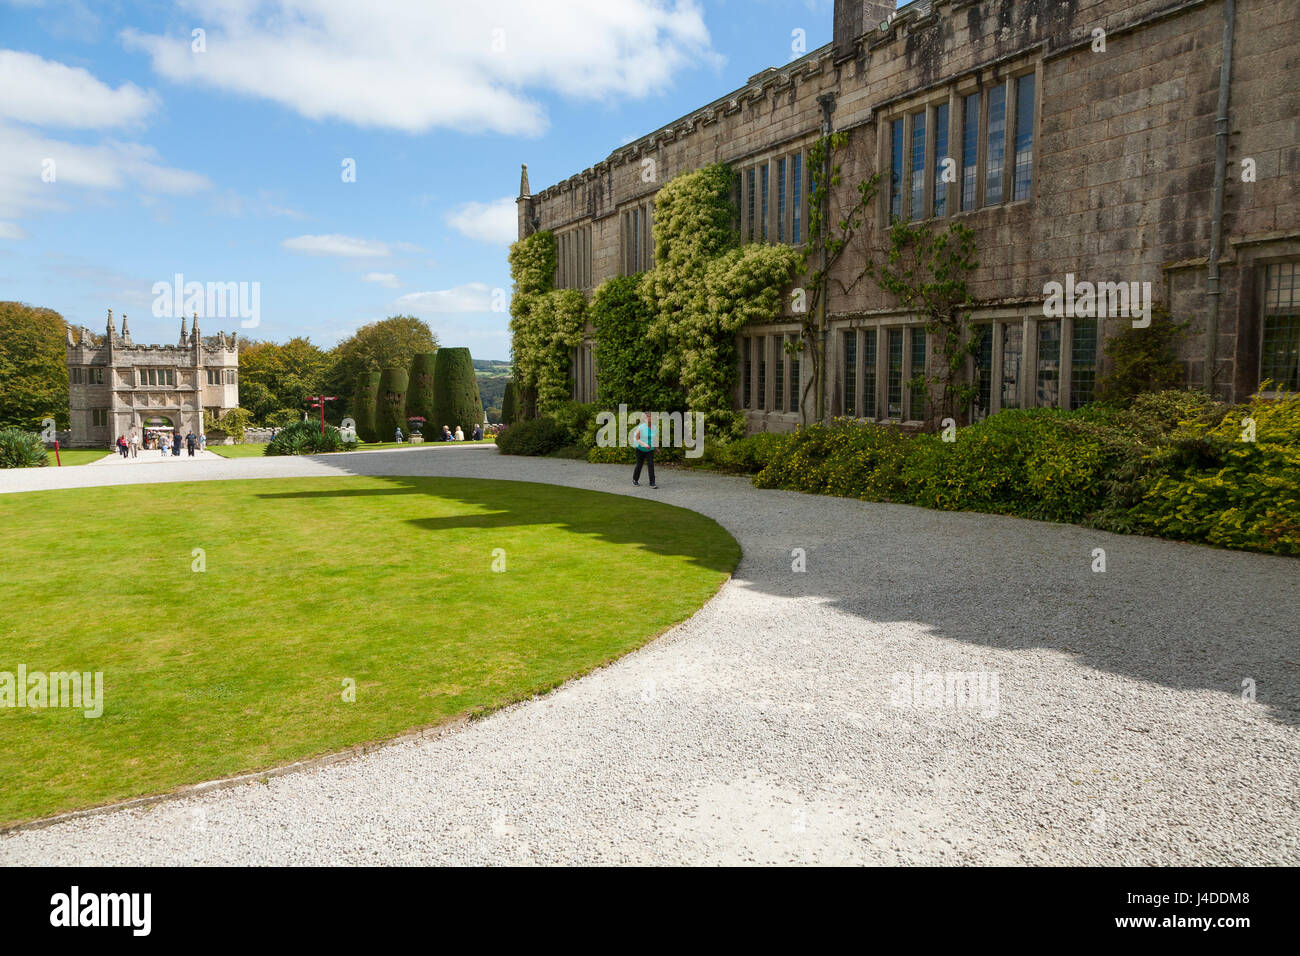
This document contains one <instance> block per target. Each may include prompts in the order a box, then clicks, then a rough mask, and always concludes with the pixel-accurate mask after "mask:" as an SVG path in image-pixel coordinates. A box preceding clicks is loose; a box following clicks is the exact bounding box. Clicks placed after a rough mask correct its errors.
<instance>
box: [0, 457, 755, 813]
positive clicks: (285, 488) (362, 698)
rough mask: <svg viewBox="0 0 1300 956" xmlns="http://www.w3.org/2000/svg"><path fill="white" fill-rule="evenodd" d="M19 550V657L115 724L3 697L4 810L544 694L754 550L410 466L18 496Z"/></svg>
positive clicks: (111, 795) (159, 781) (690, 600)
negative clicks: (90, 688)
mask: <svg viewBox="0 0 1300 956" xmlns="http://www.w3.org/2000/svg"><path fill="white" fill-rule="evenodd" d="M92 501H93V507H92V506H91V505H90V502H92ZM196 548H201V549H203V551H204V555H203V557H204V560H205V562H206V570H205V571H204V572H202V573H198V572H196V571H195V570H193V569H192V564H193V562H194V561H195V560H196V558H195V557H194V556H193V555H194V549H196ZM495 549H503V550H504V555H505V560H506V570H505V571H504V572H503V573H494V572H493V571H492V569H491V567H492V562H493V559H494V554H493V552H494V550H495ZM0 552H2V553H3V554H4V556H5V573H4V574H3V575H2V576H0V647H3V653H2V654H0V671H8V672H9V673H16V672H17V669H18V665H19V664H23V665H25V666H26V668H27V671H28V673H29V674H30V673H32V672H35V671H44V672H56V671H69V670H76V671H90V672H94V671H102V672H103V681H104V710H103V715H102V716H101V717H99V718H96V719H92V718H86V717H85V716H83V714H82V711H80V710H72V709H56V708H44V709H34V708H15V707H0V740H3V741H4V746H3V747H0V781H3V783H2V784H0V822H14V821H18V820H26V819H32V818H35V817H40V816H45V815H48V814H51V813H55V812H59V811H64V810H71V809H74V808H79V807H87V806H92V805H95V804H99V803H104V802H108V801H113V800H120V799H124V798H128V797H131V796H135V795H139V794H147V793H157V792H161V791H166V790H168V789H171V788H174V787H177V786H179V785H182V784H186V783H193V782H196V781H200V780H206V779H211V778H214V777H220V776H226V775H230V774H235V773H239V772H243V771H250V770H256V769H259V768H266V767H271V766H275V765H278V764H282V763H285V762H287V761H292V760H295V759H299V758H304V757H310V756H313V755H317V754H323V753H328V752H331V751H336V750H339V749H341V748H345V747H347V746H349V745H352V744H358V743H362V742H365V741H373V740H378V739H383V738H386V737H390V736H393V735H396V734H400V733H402V732H403V731H406V730H409V729H412V728H415V727H421V726H426V725H432V724H437V723H440V722H444V721H447V720H449V719H452V718H455V717H457V716H459V715H464V714H473V713H477V712H482V711H485V710H488V709H491V708H495V707H498V706H500V705H502V704H504V703H507V702H509V701H513V700H517V699H520V698H523V697H526V696H529V695H531V694H535V693H538V692H541V691H544V690H547V689H549V688H551V687H554V686H555V685H557V684H559V683H561V682H563V681H564V680H566V679H568V678H570V677H572V676H574V675H576V674H580V673H582V672H584V671H587V670H590V669H591V668H593V667H597V666H599V665H601V664H603V663H605V662H607V661H609V660H611V659H613V658H616V657H618V656H619V655H621V654H624V653H626V652H628V651H629V650H632V649H633V648H636V647H638V646H640V645H641V644H643V643H645V642H646V641H647V640H649V639H650V638H652V637H654V636H655V635H657V634H659V633H661V632H662V631H663V630H664V629H666V628H668V627H669V626H671V625H672V624H674V623H676V622H678V621H681V620H683V619H685V618H686V617H689V616H690V614H691V613H693V612H694V610H695V609H696V608H698V607H699V606H700V605H701V604H702V603H704V601H706V600H707V599H708V598H709V597H710V596H711V595H712V594H713V593H714V592H715V591H716V589H717V588H718V587H719V586H720V585H721V583H722V582H723V580H725V578H726V577H727V575H728V574H730V572H731V571H732V569H733V568H734V567H735V564H736V562H737V560H738V559H739V556H740V552H739V548H738V546H737V545H736V543H735V541H734V540H733V539H732V538H731V536H730V535H728V534H727V533H726V532H725V531H724V530H723V529H722V528H721V527H720V526H718V525H717V524H716V523H714V522H713V521H712V520H710V519H707V518H704V517H703V516H701V515H698V514H696V513H694V512H690V511H685V510H682V509H679V508H674V507H671V506H668V505H665V504H662V503H659V502H654V501H646V500H642V499H637V498H630V497H625V496H620V495H610V494H604V493H600V492H591V491H581V490H576V489H567V488H559V487H555V486H551V485H539V484H530V483H521V482H505V481H477V480H468V479H446V478H391V477H390V478H372V477H330V478H304V479H288V480H270V479H266V480H251V481H212V482H185V483H177V484H167V485H165V486H160V485H137V486H120V487H108V488H96V489H93V491H88V490H85V489H75V490H64V491H42V492H30V493H25V494H9V495H0ZM344 679H350V680H353V681H355V687H356V700H355V702H346V701H345V700H343V689H344V686H343V681H344Z"/></svg>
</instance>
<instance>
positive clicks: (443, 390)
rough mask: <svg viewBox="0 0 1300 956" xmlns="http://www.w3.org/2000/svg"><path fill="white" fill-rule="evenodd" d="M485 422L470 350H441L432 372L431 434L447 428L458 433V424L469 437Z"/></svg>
mask: <svg viewBox="0 0 1300 956" xmlns="http://www.w3.org/2000/svg"><path fill="white" fill-rule="evenodd" d="M482 421H483V399H482V398H481V397H480V396H479V393H478V379H477V378H476V377H475V375H474V360H473V359H472V358H470V355H469V349H438V358H437V361H436V362H434V372H433V417H432V418H431V419H430V421H429V430H430V432H431V433H438V434H440V433H441V432H442V426H443V425H446V426H447V427H448V428H450V429H451V430H452V432H455V431H456V426H457V425H459V426H460V427H461V428H462V429H464V431H465V434H466V435H468V434H469V433H470V431H471V430H472V429H473V428H474V426H475V425H477V424H479V423H480V422H482Z"/></svg>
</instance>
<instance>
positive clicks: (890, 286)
mask: <svg viewBox="0 0 1300 956" xmlns="http://www.w3.org/2000/svg"><path fill="white" fill-rule="evenodd" d="M978 266H979V263H978V262H976V261H975V233H974V232H973V231H972V230H971V228H970V226H968V225H966V224H965V223H964V222H949V223H948V226H947V228H946V229H939V228H935V226H934V224H933V223H931V222H922V223H917V224H916V225H914V226H913V225H909V224H908V223H906V222H903V221H902V220H901V219H900V220H895V222H894V224H893V226H891V227H890V229H889V255H888V256H887V257H886V260H885V263H884V264H883V265H880V264H877V263H875V262H872V261H871V260H870V259H868V260H867V263H866V266H865V270H864V271H865V274H866V275H869V276H871V277H872V278H873V279H875V280H876V284H877V285H879V286H880V288H881V289H882V290H884V291H885V292H887V293H889V294H890V295H892V296H893V297H894V298H895V299H897V300H898V304H899V305H901V306H903V307H904V308H907V309H914V310H916V311H917V312H918V313H920V315H921V316H922V317H923V318H924V319H925V330H926V332H927V333H929V334H930V335H931V336H933V337H934V338H935V339H936V340H937V342H938V345H939V350H940V354H939V356H938V357H939V359H940V361H939V362H938V363H931V364H932V366H937V372H936V374H932V375H930V376H925V375H922V376H920V377H919V379H918V380H914V381H912V382H909V384H910V385H912V386H914V387H917V388H920V387H926V388H927V389H929V390H930V395H931V397H932V398H934V397H935V393H934V391H933V389H932V386H938V389H939V392H938V396H937V401H936V402H934V404H937V406H938V414H937V416H934V415H932V416H931V419H930V420H928V421H927V423H926V424H927V425H931V424H933V419H934V418H935V417H938V418H951V419H952V420H953V421H956V420H957V419H958V418H960V417H961V416H962V415H963V414H964V412H965V409H966V407H967V406H968V405H969V404H970V403H971V401H972V400H973V399H974V398H975V396H976V394H977V392H978V389H977V388H976V387H975V386H974V385H973V384H970V383H968V382H966V359H967V357H968V356H970V355H974V354H975V353H976V351H977V350H978V349H979V344H980V338H979V336H978V335H971V336H966V335H965V334H964V332H965V316H966V307H967V306H969V305H970V304H971V296H970V291H969V289H968V288H967V285H966V279H967V277H968V276H969V275H970V273H971V272H973V271H975V269H976V268H977V267H978ZM914 414H915V413H914Z"/></svg>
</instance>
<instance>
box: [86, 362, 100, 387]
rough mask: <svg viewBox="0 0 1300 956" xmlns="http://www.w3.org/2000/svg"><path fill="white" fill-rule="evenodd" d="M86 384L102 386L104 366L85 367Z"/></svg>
mask: <svg viewBox="0 0 1300 956" xmlns="http://www.w3.org/2000/svg"><path fill="white" fill-rule="evenodd" d="M86 384H87V385H103V384H104V366H102V365H89V366H87V367H86Z"/></svg>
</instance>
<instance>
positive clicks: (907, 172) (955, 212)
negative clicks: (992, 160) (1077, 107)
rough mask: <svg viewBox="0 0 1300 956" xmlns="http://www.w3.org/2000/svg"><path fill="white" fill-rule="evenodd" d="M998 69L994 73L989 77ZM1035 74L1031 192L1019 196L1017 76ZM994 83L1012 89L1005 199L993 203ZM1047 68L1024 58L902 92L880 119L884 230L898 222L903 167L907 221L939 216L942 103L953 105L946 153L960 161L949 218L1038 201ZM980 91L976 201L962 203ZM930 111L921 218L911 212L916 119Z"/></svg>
mask: <svg viewBox="0 0 1300 956" xmlns="http://www.w3.org/2000/svg"><path fill="white" fill-rule="evenodd" d="M990 72H992V74H993V75H991V76H987V75H986V74H989V73H990ZM1031 73H1032V74H1033V75H1034V106H1033V110H1034V115H1033V123H1032V126H1031V135H1032V146H1031V148H1030V154H1029V164H1030V172H1029V195H1028V196H1027V197H1025V198H1023V199H1015V198H1013V197H1014V194H1015V130H1016V122H1017V117H1018V115H1019V110H1020V104H1019V102H1018V97H1017V92H1018V89H1019V86H1018V83H1017V81H1018V80H1019V79H1020V78H1021V77H1022V76H1025V75H1027V74H1031ZM993 86H1001V87H1003V89H1004V90H1005V92H1006V121H1005V129H1004V131H1003V137H1004V148H1003V161H1002V198H1001V199H1000V200H999V201H998V202H996V203H992V204H986V202H985V197H986V195H987V190H986V187H987V182H986V179H987V175H988V156H987V149H988V114H989V94H988V91H989V89H990V88H991V87H993ZM1042 90H1043V68H1042V61H1041V59H1037V60H1033V61H1027V62H1022V63H1019V64H1017V65H1015V66H1012V67H1010V68H1005V69H1004V68H998V69H996V70H993V71H989V70H981V71H979V72H978V73H975V74H972V75H970V76H965V77H962V78H960V79H957V80H954V81H952V82H950V83H948V84H946V85H945V86H942V87H939V88H937V89H935V90H931V91H928V92H925V93H918V94H917V95H916V96H913V97H900V98H899V99H897V100H896V101H894V102H892V103H890V104H888V107H887V109H886V110H885V111H883V112H882V113H881V115H880V116H879V117H878V118H877V119H876V168H877V169H879V170H880V171H881V182H882V183H883V184H884V185H883V188H881V189H880V190H879V192H878V195H877V205H878V216H877V221H878V223H879V225H880V227H881V228H882V229H888V228H889V226H890V224H891V223H892V221H893V210H892V195H891V193H892V189H891V184H892V177H893V175H894V174H895V172H897V174H898V177H899V183H898V191H899V194H900V199H901V202H900V207H901V208H900V214H901V217H902V218H904V219H905V221H907V222H918V221H919V222H926V221H928V220H930V219H933V218H935V215H934V199H935V192H936V184H938V185H942V181H941V180H940V179H939V178H938V177H937V176H936V172H937V171H938V170H939V169H940V168H941V166H942V159H943V158H944V157H939V156H936V155H935V153H934V148H935V143H936V141H937V137H936V132H937V130H936V124H937V114H938V108H939V107H940V106H943V105H947V107H948V135H947V137H946V141H947V146H948V149H947V152H948V154H949V156H948V157H946V158H951V159H952V160H954V163H955V169H954V173H955V175H954V182H951V183H948V184H947V186H948V191H947V194H946V200H945V203H944V205H945V207H946V210H947V211H946V213H945V214H944V215H943V216H942V217H941V218H943V219H955V218H957V217H959V216H967V215H971V214H973V213H978V212H980V211H981V210H984V209H993V208H1000V207H1004V206H1013V205H1016V204H1019V203H1032V202H1034V200H1035V198H1036V197H1037V194H1038V168H1039V165H1040V163H1039V149H1040V144H1041V115H1042V108H1043V95H1042ZM972 93H979V94H980V98H979V135H978V136H976V138H975V143H976V150H977V156H976V158H975V176H976V180H975V201H974V203H973V204H972V205H971V207H970V208H969V209H963V208H962V186H963V182H962V180H963V173H964V170H965V167H966V158H967V157H966V156H965V136H964V135H963V134H964V131H965V116H966V109H965V103H966V97H967V96H969V95H970V94H972ZM922 114H923V115H924V116H925V123H926V127H925V157H924V161H923V163H922V176H923V184H922V188H921V192H922V204H923V207H924V208H923V209H922V214H921V216H920V218H919V219H917V218H915V217H913V216H912V215H911V198H912V138H913V132H914V124H915V122H916V118H917V117H918V116H919V115H922ZM895 122H899V123H901V126H900V127H899V131H900V139H901V141H902V144H903V156H902V166H901V168H900V169H899V170H897V171H895V170H894V168H893V167H894V151H893V133H894V123H895Z"/></svg>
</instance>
